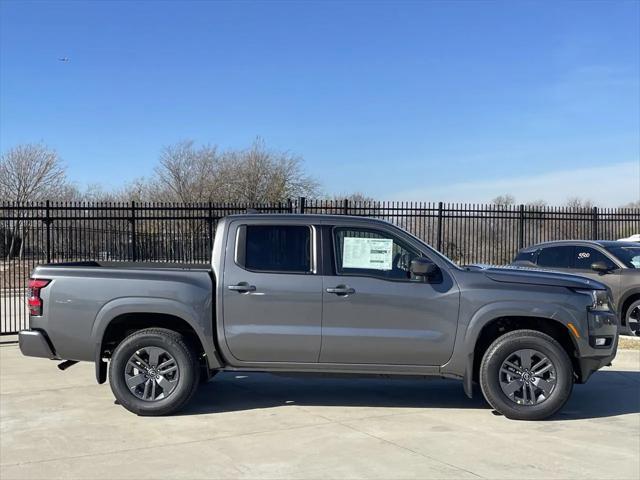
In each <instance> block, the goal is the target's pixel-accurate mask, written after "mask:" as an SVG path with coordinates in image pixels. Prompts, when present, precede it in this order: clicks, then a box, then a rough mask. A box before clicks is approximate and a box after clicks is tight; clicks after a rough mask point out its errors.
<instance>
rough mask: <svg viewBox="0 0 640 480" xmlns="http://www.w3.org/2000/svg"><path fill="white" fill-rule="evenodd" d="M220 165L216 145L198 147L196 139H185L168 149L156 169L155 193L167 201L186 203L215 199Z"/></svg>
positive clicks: (163, 151)
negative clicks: (195, 143) (195, 144)
mask: <svg viewBox="0 0 640 480" xmlns="http://www.w3.org/2000/svg"><path fill="white" fill-rule="evenodd" d="M219 163H220V159H219V156H218V153H217V149H216V147H214V146H210V145H204V146H202V147H199V148H197V147H195V146H194V142H193V140H185V141H182V142H179V143H177V144H175V145H170V146H168V147H165V148H164V149H163V150H162V152H161V154H160V164H159V165H158V166H157V167H156V169H155V173H156V182H157V189H156V190H157V191H156V192H155V194H156V195H158V194H159V195H162V196H163V200H169V201H178V202H186V203H189V202H205V201H211V200H215V197H216V190H217V186H218V181H217V175H216V173H217V170H218V169H219ZM151 189H153V187H151Z"/></svg>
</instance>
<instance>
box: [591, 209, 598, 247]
mask: <svg viewBox="0 0 640 480" xmlns="http://www.w3.org/2000/svg"><path fill="white" fill-rule="evenodd" d="M592 236H593V240H598V237H599V236H600V234H599V233H598V207H593V227H592Z"/></svg>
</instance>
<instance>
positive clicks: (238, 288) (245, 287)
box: [227, 282, 256, 293]
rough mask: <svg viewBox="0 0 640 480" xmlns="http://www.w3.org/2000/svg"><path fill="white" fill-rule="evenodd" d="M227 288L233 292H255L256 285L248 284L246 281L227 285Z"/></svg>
mask: <svg viewBox="0 0 640 480" xmlns="http://www.w3.org/2000/svg"><path fill="white" fill-rule="evenodd" d="M227 288H228V289H229V290H233V291H234V292H240V293H247V292H255V291H256V286H255V285H249V284H248V283H246V282H242V283H239V284H237V285H229V286H228V287H227Z"/></svg>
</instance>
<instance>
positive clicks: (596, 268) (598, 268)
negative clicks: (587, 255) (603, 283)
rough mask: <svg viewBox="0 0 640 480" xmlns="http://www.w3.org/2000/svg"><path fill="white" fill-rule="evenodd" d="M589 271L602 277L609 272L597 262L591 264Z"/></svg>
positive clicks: (601, 263) (602, 264)
mask: <svg viewBox="0 0 640 480" xmlns="http://www.w3.org/2000/svg"><path fill="white" fill-rule="evenodd" d="M591 270H593V271H595V272H598V273H599V274H601V275H603V274H605V273H607V272H608V271H609V270H610V268H609V267H608V266H607V264H606V263H604V262H603V261H599V262H593V263H592V264H591Z"/></svg>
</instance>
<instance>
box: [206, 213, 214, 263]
mask: <svg viewBox="0 0 640 480" xmlns="http://www.w3.org/2000/svg"><path fill="white" fill-rule="evenodd" d="M208 223H209V224H208V225H207V227H209V254H211V251H212V250H213V203H212V202H209V221H208Z"/></svg>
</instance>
